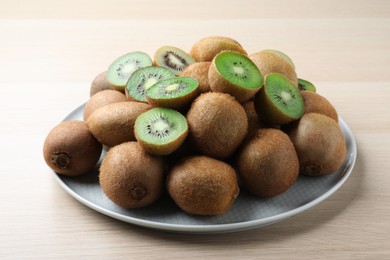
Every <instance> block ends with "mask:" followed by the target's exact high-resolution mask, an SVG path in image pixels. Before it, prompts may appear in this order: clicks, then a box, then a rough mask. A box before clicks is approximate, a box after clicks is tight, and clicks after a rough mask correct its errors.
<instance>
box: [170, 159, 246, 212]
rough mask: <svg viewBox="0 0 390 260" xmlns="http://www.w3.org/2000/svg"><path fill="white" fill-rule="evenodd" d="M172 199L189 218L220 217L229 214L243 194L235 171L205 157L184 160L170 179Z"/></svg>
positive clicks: (226, 165) (174, 170)
mask: <svg viewBox="0 0 390 260" xmlns="http://www.w3.org/2000/svg"><path fill="white" fill-rule="evenodd" d="M167 188H168V192H169V195H170V196H171V198H172V199H173V200H174V201H175V203H176V204H177V205H178V206H179V207H180V208H181V209H182V210H183V211H185V212H187V213H188V214H193V215H220V214H223V213H225V212H227V211H228V210H229V209H230V208H231V206H232V204H233V203H234V201H235V199H236V198H237V196H238V194H239V192H240V190H239V187H238V183H237V176H236V172H235V170H234V169H233V168H232V167H231V166H230V165H229V164H227V163H224V162H222V161H218V160H215V159H212V158H209V157H206V156H194V157H189V158H185V159H183V160H182V161H180V162H179V163H177V164H176V165H175V166H174V167H173V168H172V169H171V171H170V172H169V175H168V178H167Z"/></svg>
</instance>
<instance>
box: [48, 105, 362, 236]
mask: <svg viewBox="0 0 390 260" xmlns="http://www.w3.org/2000/svg"><path fill="white" fill-rule="evenodd" d="M84 105H85V104H84ZM84 105H81V106H80V107H78V108H77V109H76V110H74V111H73V112H71V113H70V114H69V115H68V116H67V117H66V118H65V119H64V120H72V119H74V120H83V108H84ZM339 124H340V126H341V129H342V131H343V134H344V136H345V138H346V142H347V157H346V160H345V162H344V164H343V165H342V167H341V168H340V169H339V170H338V171H337V172H335V173H333V174H331V175H327V176H323V177H308V176H299V177H298V179H297V181H296V183H295V184H294V185H293V186H292V187H291V188H290V189H289V190H288V191H286V192H285V193H283V194H281V195H279V196H276V197H273V198H269V199H260V198H256V197H254V196H251V195H250V194H248V193H247V192H246V191H245V189H243V188H242V189H241V193H240V195H239V196H238V198H237V199H236V201H235V202H234V204H233V206H232V207H231V209H230V210H229V211H228V212H227V213H225V214H223V215H220V216H208V217H205V216H192V215H188V214H186V213H184V212H183V211H181V210H180V209H179V208H178V207H177V206H176V205H175V203H174V202H173V200H171V199H170V198H169V195H168V194H164V195H163V197H162V198H161V199H160V200H159V201H157V202H156V203H154V204H153V205H151V206H149V207H146V208H140V209H123V208H120V207H119V206H116V205H115V204H114V203H112V202H111V201H110V200H109V199H108V198H107V197H106V196H105V195H104V193H103V192H102V190H101V188H100V186H99V179H98V167H99V164H98V165H97V167H96V170H95V171H92V172H90V173H87V174H85V175H82V176H79V177H66V176H61V175H58V174H56V173H54V172H53V175H54V176H55V178H56V180H57V181H58V182H59V184H60V185H61V187H62V188H64V189H65V191H67V192H68V193H69V194H70V195H71V196H73V197H74V198H75V199H77V200H78V201H80V202H81V203H83V204H85V205H86V206H88V207H90V208H92V209H94V210H96V211H98V212H100V213H103V214H105V215H108V216H110V217H113V218H115V219H119V220H122V221H125V222H128V223H132V224H135V225H139V226H143V227H147V228H153V229H159V230H165V231H170V232H182V233H223V232H234V231H242V230H247V229H253V228H257V227H261V226H265V225H269V224H272V223H276V222H279V221H282V220H285V219H287V218H289V217H292V216H294V215H296V214H298V213H301V212H303V211H305V210H307V209H310V208H311V207H313V206H315V205H316V204H318V203H320V202H321V201H323V200H325V199H326V198H328V197H329V196H330V195H331V194H333V193H334V192H335V191H336V190H337V189H339V188H340V187H341V186H342V185H343V183H344V182H345V181H346V180H347V179H348V177H349V176H350V174H351V172H352V169H353V167H354V165H355V162H356V151H357V149H356V142H355V138H354V136H353V134H352V132H351V130H350V129H349V128H348V126H347V124H346V123H345V122H344V121H343V120H342V119H341V118H339ZM105 152H106V151H103V154H102V156H101V159H102V158H103V157H104V155H105Z"/></svg>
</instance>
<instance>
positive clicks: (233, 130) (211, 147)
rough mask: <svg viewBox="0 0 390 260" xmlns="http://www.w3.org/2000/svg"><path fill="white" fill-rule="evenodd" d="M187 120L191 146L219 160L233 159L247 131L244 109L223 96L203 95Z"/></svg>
mask: <svg viewBox="0 0 390 260" xmlns="http://www.w3.org/2000/svg"><path fill="white" fill-rule="evenodd" d="M186 118H187V122H188V127H189V135H188V137H189V139H190V140H189V141H190V143H191V145H193V147H194V148H195V149H197V150H198V151H199V152H201V153H203V154H204V155H207V156H210V157H214V158H217V159H226V158H228V157H229V156H230V155H232V154H233V153H234V151H235V150H236V149H237V147H238V146H239V145H240V144H241V142H242V141H243V140H244V138H245V136H246V134H247V131H248V119H247V116H246V114H245V110H244V108H243V107H242V106H241V105H240V104H239V103H238V102H237V101H236V100H235V99H234V98H233V97H232V96H230V95H228V94H224V93H213V92H207V93H203V94H201V95H200V96H199V97H198V98H197V99H195V101H194V102H193V103H192V106H191V108H190V109H189V111H188V113H187V116H186Z"/></svg>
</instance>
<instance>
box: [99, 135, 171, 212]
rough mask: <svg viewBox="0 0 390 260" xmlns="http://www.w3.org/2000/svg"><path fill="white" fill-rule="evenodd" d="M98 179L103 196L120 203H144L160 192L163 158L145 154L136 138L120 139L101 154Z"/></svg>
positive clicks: (135, 204) (134, 206)
mask: <svg viewBox="0 0 390 260" xmlns="http://www.w3.org/2000/svg"><path fill="white" fill-rule="evenodd" d="M99 182H100V186H101V188H102V190H103V192H104V193H105V194H106V195H107V197H108V198H109V199H110V200H111V201H113V202H114V203H115V204H117V205H119V206H120V207H123V208H141V207H146V206H148V205H150V204H152V203H153V202H155V201H156V200H157V199H159V198H160V195H161V193H162V190H163V186H164V161H163V160H162V159H161V158H160V157H154V156H151V155H149V154H147V153H146V151H145V150H144V149H142V147H141V146H140V145H139V144H138V143H137V142H126V143H122V144H120V145H117V146H115V147H112V148H111V149H110V150H109V151H108V153H107V154H106V156H105V157H104V159H103V161H102V164H101V166H100V173H99Z"/></svg>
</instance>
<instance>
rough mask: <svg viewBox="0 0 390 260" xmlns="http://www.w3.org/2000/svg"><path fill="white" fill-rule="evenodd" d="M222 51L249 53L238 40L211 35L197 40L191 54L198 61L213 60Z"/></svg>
mask: <svg viewBox="0 0 390 260" xmlns="http://www.w3.org/2000/svg"><path fill="white" fill-rule="evenodd" d="M221 51H234V52H238V53H241V54H244V55H247V54H248V53H247V52H246V51H245V50H244V49H243V48H242V46H241V44H239V43H238V42H237V41H236V40H234V39H232V38H229V37H224V36H209V37H205V38H203V39H201V40H199V41H198V42H196V43H195V44H194V45H193V46H192V48H191V51H190V55H191V56H192V57H193V58H194V59H195V60H196V61H197V62H201V61H211V60H212V59H213V58H214V57H215V56H216V55H217V54H218V53H220V52H221Z"/></svg>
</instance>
